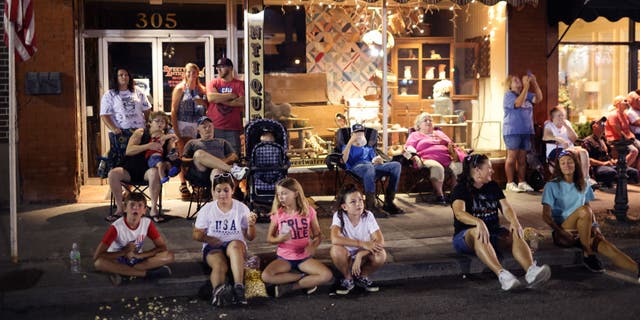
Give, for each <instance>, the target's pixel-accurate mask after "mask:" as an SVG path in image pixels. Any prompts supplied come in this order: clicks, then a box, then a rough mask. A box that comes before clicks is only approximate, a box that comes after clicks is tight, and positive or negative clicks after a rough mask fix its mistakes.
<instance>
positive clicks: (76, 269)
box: [69, 242, 80, 273]
mask: <svg viewBox="0 0 640 320" xmlns="http://www.w3.org/2000/svg"><path fill="white" fill-rule="evenodd" d="M69 264H70V266H71V273H80V250H79V249H78V244H77V243H75V242H74V243H73V244H72V245H71V251H70V252H69Z"/></svg>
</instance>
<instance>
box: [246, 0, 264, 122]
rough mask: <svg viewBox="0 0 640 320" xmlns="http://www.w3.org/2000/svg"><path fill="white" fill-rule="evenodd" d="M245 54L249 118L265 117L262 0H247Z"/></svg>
mask: <svg viewBox="0 0 640 320" xmlns="http://www.w3.org/2000/svg"><path fill="white" fill-rule="evenodd" d="M244 7H245V21H246V22H247V25H246V27H245V39H247V41H246V44H245V55H246V57H247V59H246V61H247V62H248V66H246V68H245V70H247V72H246V73H245V74H246V80H245V85H246V90H245V91H246V92H248V93H249V94H248V95H247V97H248V99H249V101H248V106H249V108H248V109H249V120H252V119H255V118H264V73H263V72H264V66H263V62H264V39H263V31H264V5H263V2H262V0H245V6H244Z"/></svg>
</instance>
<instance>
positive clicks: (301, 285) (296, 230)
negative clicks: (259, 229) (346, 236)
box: [262, 178, 332, 298]
mask: <svg viewBox="0 0 640 320" xmlns="http://www.w3.org/2000/svg"><path fill="white" fill-rule="evenodd" d="M321 237H322V234H321V233H320V225H319V224H318V218H317V217H316V211H315V210H314V209H313V208H312V207H311V206H309V204H308V203H307V199H306V198H305V196H304V191H303V190H302V186H301V185H300V183H299V182H298V181H297V180H296V179H293V178H284V179H282V180H280V181H279V182H278V183H277V184H276V196H275V199H274V202H273V209H272V211H271V224H270V225H269V230H268V231H267V242H269V243H271V244H277V245H278V249H277V255H278V258H277V259H276V260H274V261H272V262H271V263H270V264H269V265H268V266H267V267H266V268H265V269H264V271H263V272H262V280H263V281H264V282H265V283H270V284H275V285H276V287H275V296H276V298H279V297H282V296H283V295H284V294H285V293H287V292H289V291H292V290H298V289H306V292H307V294H311V293H313V292H315V291H316V289H317V288H318V287H317V286H318V285H320V284H323V283H327V282H329V281H330V280H331V278H332V274H331V270H329V268H327V266H325V265H324V264H322V263H321V262H320V261H318V260H316V259H314V258H313V255H314V254H315V252H316V249H317V248H318V246H319V245H320V241H321V240H322V239H321ZM292 271H297V272H292Z"/></svg>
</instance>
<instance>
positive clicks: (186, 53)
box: [156, 37, 226, 113]
mask: <svg viewBox="0 0 640 320" xmlns="http://www.w3.org/2000/svg"><path fill="white" fill-rule="evenodd" d="M223 40H224V39H223ZM217 44H218V42H217V41H216V45H217ZM218 50H220V48H217V47H216V51H218ZM223 50H225V52H226V46H224V49H223ZM212 52H213V51H212V49H211V46H210V41H209V38H196V39H193V38H175V37H172V38H170V39H166V38H159V43H158V50H157V53H156V54H157V55H158V61H161V70H162V75H161V78H160V79H159V81H160V82H161V83H162V86H161V92H162V93H161V96H162V99H161V101H159V103H160V104H159V106H158V109H159V110H162V111H164V112H167V113H171V94H172V92H173V88H174V87H175V86H176V85H177V84H178V83H180V81H182V77H183V74H184V67H185V65H186V64H187V63H195V64H196V65H198V68H199V69H200V74H199V78H200V83H202V84H203V85H205V86H206V84H207V81H208V80H209V79H212V78H213V77H212V76H207V75H211V72H212V70H213V66H212V65H213V61H212V59H211V58H210V57H211V53H212Z"/></svg>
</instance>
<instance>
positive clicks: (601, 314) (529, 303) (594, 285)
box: [0, 267, 640, 320]
mask: <svg viewBox="0 0 640 320" xmlns="http://www.w3.org/2000/svg"><path fill="white" fill-rule="evenodd" d="M516 275H519V276H523V272H521V273H516ZM633 280H635V281H637V279H635V278H631V277H629V275H623V274H618V273H613V272H610V273H608V274H593V273H590V272H588V271H586V270H585V269H583V268H570V269H565V268H560V267H559V268H554V269H553V276H552V279H551V280H550V281H549V282H548V283H547V284H546V285H545V286H544V287H542V288H538V289H521V290H517V291H513V292H503V291H502V290H501V289H500V288H499V284H498V281H497V279H496V278H495V277H494V276H493V275H492V274H489V273H484V274H480V275H472V276H464V277H463V276H456V277H437V278H426V279H421V280H417V281H410V282H407V281H401V282H392V283H384V284H382V286H381V291H380V292H378V293H370V294H367V293H364V292H352V293H350V294H349V295H347V296H335V295H330V293H329V292H327V291H320V292H317V293H315V294H313V295H311V296H307V295H306V294H302V293H299V294H293V295H291V296H287V297H284V298H281V299H274V298H259V299H257V300H256V299H252V300H250V301H249V305H248V306H244V307H239V306H230V307H225V308H221V309H213V308H212V307H211V306H210V305H209V302H208V301H206V300H204V299H202V298H199V297H197V296H190V297H173V298H163V297H154V298H151V299H137V298H129V299H122V300H120V301H117V302H112V303H108V304H105V303H101V304H82V305H72V306H65V307H47V308H38V309H30V310H11V309H5V310H2V312H1V313H0V315H1V317H0V318H2V319H101V320H102V319H157V320H160V319H394V318H395V319H469V318H473V319H563V318H566V319H637V314H638V313H639V312H640V304H638V303H637V302H638V296H639V294H640V285H638V284H637V282H636V283H633V282H632V281H633ZM123 289H124V288H123Z"/></svg>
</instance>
